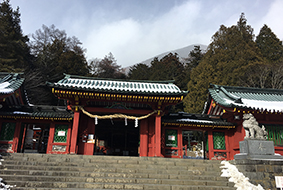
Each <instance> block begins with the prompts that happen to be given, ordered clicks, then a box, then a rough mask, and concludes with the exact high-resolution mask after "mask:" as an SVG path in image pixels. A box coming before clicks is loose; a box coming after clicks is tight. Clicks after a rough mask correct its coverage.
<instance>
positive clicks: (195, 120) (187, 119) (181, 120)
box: [176, 118, 213, 123]
mask: <svg viewBox="0 0 283 190" xmlns="http://www.w3.org/2000/svg"><path fill="white" fill-rule="evenodd" d="M176 121H177V122H178V121H179V122H193V123H213V121H209V120H198V119H189V118H185V119H176Z"/></svg>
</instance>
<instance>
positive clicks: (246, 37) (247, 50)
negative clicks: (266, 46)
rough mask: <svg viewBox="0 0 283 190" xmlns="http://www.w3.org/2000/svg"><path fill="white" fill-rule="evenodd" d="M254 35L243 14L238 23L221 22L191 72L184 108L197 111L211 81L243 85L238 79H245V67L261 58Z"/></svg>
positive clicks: (221, 83)
mask: <svg viewBox="0 0 283 190" xmlns="http://www.w3.org/2000/svg"><path fill="white" fill-rule="evenodd" d="M253 38H254V35H253V29H252V28H251V26H249V25H247V20H246V18H245V16H244V14H241V16H240V19H239V21H238V22H237V25H233V26H231V27H226V26H224V25H221V26H220V29H219V30H218V31H217V32H216V33H215V34H214V35H213V36H212V42H211V44H210V45H209V46H208V51H207V52H206V54H205V55H204V57H203V59H202V61H201V62H200V63H199V65H198V66H197V67H196V68H194V69H193V70H192V72H191V77H190V79H191V80H190V82H189V83H188V90H189V94H188V96H187V97H186V98H185V100H184V104H185V111H187V112H197V113H200V112H201V111H202V110H203V106H204V103H205V101H206V97H207V94H208V88H209V84H210V83H214V84H219V85H232V86H233V85H243V82H242V81H241V80H240V79H242V80H244V78H243V76H244V75H245V74H246V70H247V68H248V67H250V66H251V65H255V64H259V63H261V62H262V57H261V54H260V53H259V50H258V48H257V47H256V44H255V42H254V41H253Z"/></svg>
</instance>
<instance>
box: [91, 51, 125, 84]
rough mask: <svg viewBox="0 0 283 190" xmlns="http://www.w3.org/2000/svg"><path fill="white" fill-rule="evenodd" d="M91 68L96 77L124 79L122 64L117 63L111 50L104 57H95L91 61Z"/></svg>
mask: <svg viewBox="0 0 283 190" xmlns="http://www.w3.org/2000/svg"><path fill="white" fill-rule="evenodd" d="M89 65H90V70H91V71H92V74H93V75H94V76H95V77H99V78H116V79H124V78H126V75H125V74H123V72H122V70H121V66H120V65H118V64H117V61H116V60H115V58H114V56H113V54H112V53H111V52H110V53H109V54H108V55H106V56H105V57H104V58H103V59H101V60H99V59H94V60H92V61H91V62H90V64H89Z"/></svg>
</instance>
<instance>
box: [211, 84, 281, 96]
mask: <svg viewBox="0 0 283 190" xmlns="http://www.w3.org/2000/svg"><path fill="white" fill-rule="evenodd" d="M210 85H212V86H214V87H215V88H221V87H222V88H224V89H225V90H226V91H227V90H231V91H232V90H233V89H234V90H241V91H243V90H244V91H247V92H250V93H259V92H261V93H275V92H276V93H280V94H282V95H283V89H274V88H257V87H245V86H226V85H216V84H210ZM227 92H228V91H227ZM228 93H229V92H228Z"/></svg>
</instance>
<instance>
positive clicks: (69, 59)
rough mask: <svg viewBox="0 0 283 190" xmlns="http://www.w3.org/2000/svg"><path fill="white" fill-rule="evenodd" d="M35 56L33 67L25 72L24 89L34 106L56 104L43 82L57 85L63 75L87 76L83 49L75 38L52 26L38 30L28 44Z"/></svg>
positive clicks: (87, 69)
mask: <svg viewBox="0 0 283 190" xmlns="http://www.w3.org/2000/svg"><path fill="white" fill-rule="evenodd" d="M30 47H31V53H32V55H33V56H34V57H35V61H34V64H33V67H31V68H30V69H28V70H26V71H25V73H26V74H25V75H26V76H25V78H26V81H27V82H26V86H25V88H26V90H27V92H28V94H29V97H30V102H31V103H33V104H57V99H56V98H55V97H54V95H53V94H52V93H51V92H50V89H49V88H47V87H46V85H45V83H46V81H49V82H57V81H58V80H60V79H62V78H63V73H67V74H73V75H82V76H87V75H89V68H88V64H87V61H86V58H85V54H84V53H85V50H84V49H83V48H82V47H81V42H80V41H79V40H78V39H77V38H76V37H68V36H67V34H66V32H65V31H64V30H59V29H57V28H56V27H55V26H54V25H51V26H50V27H47V26H45V25H43V26H42V29H39V30H37V31H36V32H35V33H34V34H33V35H32V40H31V42H30Z"/></svg>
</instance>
